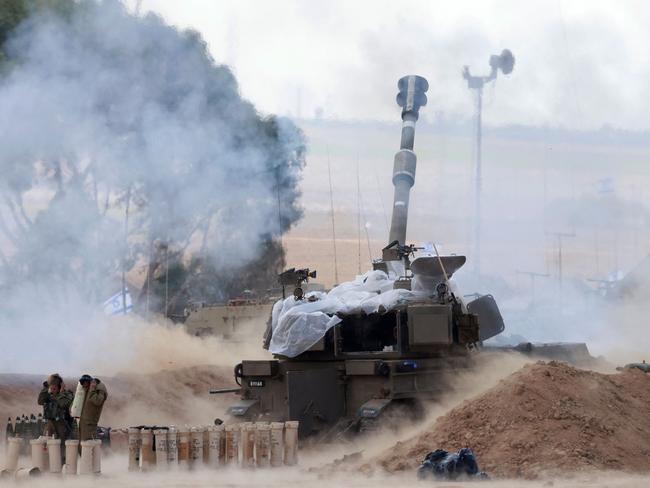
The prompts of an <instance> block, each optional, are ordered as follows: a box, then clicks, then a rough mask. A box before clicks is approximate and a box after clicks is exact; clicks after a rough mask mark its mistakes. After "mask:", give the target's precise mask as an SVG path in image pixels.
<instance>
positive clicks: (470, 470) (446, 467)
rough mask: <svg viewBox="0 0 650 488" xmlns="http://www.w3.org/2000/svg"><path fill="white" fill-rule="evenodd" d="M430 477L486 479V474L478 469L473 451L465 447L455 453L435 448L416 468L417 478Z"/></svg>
mask: <svg viewBox="0 0 650 488" xmlns="http://www.w3.org/2000/svg"><path fill="white" fill-rule="evenodd" d="M431 477H432V478H434V479H437V480H456V479H459V478H477V479H484V480H485V479H488V475H487V474H486V473H484V472H483V471H481V470H479V467H478V463H477V462H476V457H475V456H474V453H473V452H472V450H471V449H469V448H467V447H463V448H462V449H460V450H459V451H458V452H456V453H450V452H448V451H445V450H444V449H436V450H435V451H432V452H430V453H429V454H427V455H426V457H425V458H424V461H422V464H420V467H419V468H418V479H421V480H423V479H427V478H431Z"/></svg>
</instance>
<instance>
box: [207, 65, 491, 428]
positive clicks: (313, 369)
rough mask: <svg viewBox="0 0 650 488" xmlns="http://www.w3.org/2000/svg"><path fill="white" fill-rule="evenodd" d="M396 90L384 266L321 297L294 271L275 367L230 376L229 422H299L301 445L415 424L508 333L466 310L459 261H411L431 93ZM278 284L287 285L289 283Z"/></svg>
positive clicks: (477, 306)
mask: <svg viewBox="0 0 650 488" xmlns="http://www.w3.org/2000/svg"><path fill="white" fill-rule="evenodd" d="M398 89H399V93H398V95H397V103H398V105H399V106H400V107H401V108H402V113H401V115H402V131H401V143H400V149H399V151H398V152H397V154H396V155H395V160H394V166H393V178H392V181H393V185H394V187H395V190H394V192H395V193H394V202H393V211H392V220H391V228H390V234H389V238H388V242H387V245H386V247H385V248H384V249H383V253H382V258H381V259H380V260H377V261H375V262H374V263H373V269H372V270H371V271H369V272H368V273H366V274H364V275H362V276H359V277H357V279H356V280H354V281H352V282H349V283H343V284H341V285H339V286H337V287H335V288H334V289H332V290H331V291H330V292H328V293H319V292H315V293H306V294H303V293H302V289H301V283H302V282H303V281H304V280H307V279H308V277H309V270H298V271H304V272H303V273H302V274H300V273H298V274H297V272H296V270H290V271H291V272H292V274H291V277H292V281H291V282H290V284H291V286H295V288H296V290H295V292H294V293H293V295H292V294H290V293H288V294H287V296H288V298H285V299H284V300H280V301H278V302H277V303H276V304H275V306H274V308H273V313H272V318H271V321H270V324H269V328H268V329H267V333H266V337H265V344H266V347H267V348H268V349H269V350H270V351H271V352H272V353H273V354H274V359H271V360H256V361H242V362H241V363H240V364H238V365H237V366H236V367H235V380H236V381H237V383H238V384H239V385H240V389H239V391H238V392H239V394H240V400H239V401H237V402H236V403H235V404H233V405H232V406H231V407H230V409H229V414H230V415H231V416H232V417H234V418H236V419H239V420H251V421H286V420H298V421H300V428H299V434H300V435H301V436H302V437H304V436H309V435H318V434H331V433H339V432H342V431H346V432H358V431H363V430H366V429H369V428H374V427H376V426H377V425H381V424H382V421H383V419H389V418H391V417H394V416H392V415H391V412H393V413H394V412H399V415H400V416H401V417H402V418H403V417H404V415H403V414H405V415H408V416H411V417H417V416H418V415H419V414H420V413H421V411H422V404H423V402H424V401H426V400H435V399H437V398H439V397H440V395H441V394H442V393H444V392H445V391H447V390H448V389H449V388H450V383H452V382H453V380H454V373H456V372H457V371H458V370H460V369H465V368H468V367H469V366H470V365H471V364H472V356H473V351H474V350H476V348H477V345H478V344H480V343H481V342H482V341H484V340H486V339H488V338H490V337H492V336H494V335H496V334H499V333H500V332H501V331H503V329H504V324H503V320H502V318H501V315H500V313H499V309H498V307H497V305H496V303H495V301H494V299H493V298H492V297H491V296H490V295H485V296H480V297H478V298H476V299H475V300H473V301H471V302H469V303H466V302H465V301H464V300H463V297H462V296H461V295H460V294H459V293H458V292H457V290H456V288H455V285H454V284H453V282H452V281H451V278H452V276H453V274H454V273H455V272H456V271H457V270H458V269H459V268H460V267H461V266H462V265H463V264H464V263H465V257H464V256H456V255H451V256H441V255H439V254H438V253H437V250H436V252H435V253H430V254H431V255H427V256H419V257H416V254H417V253H418V251H419V250H420V249H418V248H417V247H415V246H413V245H409V244H407V242H406V229H407V223H408V207H409V197H410V190H411V188H412V187H413V185H414V184H415V171H416V165H417V157H416V154H415V152H414V142H415V126H416V122H417V120H418V116H419V111H420V108H421V107H423V106H425V105H426V103H427V98H426V92H427V90H428V83H427V81H426V80H425V79H424V78H422V77H420V76H405V77H403V78H402V79H400V80H399V83H398ZM294 275H295V279H293V277H294ZM303 275H304V276H303ZM282 280H283V285H286V284H287V283H289V281H287V276H286V273H285V274H283V277H282ZM294 282H295V283H294ZM215 392H218V391H215ZM223 392H232V389H226V390H223Z"/></svg>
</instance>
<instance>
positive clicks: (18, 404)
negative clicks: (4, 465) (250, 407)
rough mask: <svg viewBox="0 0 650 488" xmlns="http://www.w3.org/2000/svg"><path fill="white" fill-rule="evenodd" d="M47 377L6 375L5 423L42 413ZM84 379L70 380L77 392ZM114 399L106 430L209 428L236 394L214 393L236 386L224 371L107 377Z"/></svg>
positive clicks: (1, 393) (1, 380)
mask: <svg viewBox="0 0 650 488" xmlns="http://www.w3.org/2000/svg"><path fill="white" fill-rule="evenodd" d="M46 376H47V375H42V376H36V375H7V374H0V419H1V421H2V427H1V428H2V431H3V432H4V422H5V421H6V419H7V417H9V416H11V417H12V418H13V417H14V416H15V415H16V414H23V413H25V414H30V413H38V412H40V411H42V408H41V407H39V406H38V405H37V404H36V398H37V396H38V392H39V391H40V389H41V387H42V386H41V385H42V383H43V380H44V379H45V377H46ZM77 379H78V378H64V381H65V383H66V385H68V388H74V387H75V386H76V381H77ZM101 380H102V381H103V382H104V383H106V386H107V388H108V393H109V398H108V401H107V402H106V405H105V407H104V411H103V413H102V418H101V422H100V423H101V425H105V426H112V427H124V426H128V425H139V424H150V423H160V424H164V423H172V424H176V425H182V424H185V423H189V424H208V423H211V422H212V421H213V420H214V418H215V417H217V416H219V415H220V414H222V413H223V410H224V405H225V403H228V402H232V401H233V399H234V397H233V396H232V395H226V396H219V397H211V396H210V395H209V394H208V390H209V389H210V388H219V387H230V386H232V385H233V384H234V380H233V377H232V370H231V369H230V368H225V367H221V366H192V367H187V368H178V369H171V370H163V371H159V372H157V373H153V374H142V375H139V374H120V375H117V376H115V377H102V378H101Z"/></svg>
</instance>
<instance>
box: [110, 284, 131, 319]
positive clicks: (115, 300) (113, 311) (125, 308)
mask: <svg viewBox="0 0 650 488" xmlns="http://www.w3.org/2000/svg"><path fill="white" fill-rule="evenodd" d="M131 310H133V302H132V301H131V294H130V293H129V289H128V288H124V293H122V292H121V291H118V292H117V293H116V294H115V295H113V296H112V297H111V298H109V299H108V300H106V301H105V302H104V313H105V314H106V315H126V314H127V313H130V312H131Z"/></svg>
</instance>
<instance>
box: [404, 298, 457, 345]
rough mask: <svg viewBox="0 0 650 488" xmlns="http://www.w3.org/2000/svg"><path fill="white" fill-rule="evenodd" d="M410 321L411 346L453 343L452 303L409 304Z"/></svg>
mask: <svg viewBox="0 0 650 488" xmlns="http://www.w3.org/2000/svg"><path fill="white" fill-rule="evenodd" d="M408 323H409V344H410V345H411V346H428V345H432V344H451V343H453V334H452V328H451V325H452V324H451V306H450V305H435V304H434V305H412V306H409V308H408Z"/></svg>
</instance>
